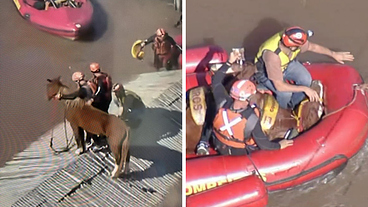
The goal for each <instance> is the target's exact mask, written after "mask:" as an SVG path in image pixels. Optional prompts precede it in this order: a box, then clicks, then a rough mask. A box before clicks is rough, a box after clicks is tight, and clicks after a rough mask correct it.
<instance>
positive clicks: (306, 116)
mask: <svg viewBox="0 0 368 207" xmlns="http://www.w3.org/2000/svg"><path fill="white" fill-rule="evenodd" d="M311 88H312V89H313V90H315V91H316V92H317V93H318V95H319V97H320V98H321V100H319V101H317V102H310V101H307V102H304V103H303V102H302V104H301V105H300V106H299V108H300V107H301V108H300V109H299V110H300V117H299V118H300V122H301V126H302V129H303V130H308V129H310V128H311V127H312V126H313V125H314V124H316V123H317V122H318V121H319V120H320V118H321V116H322V113H323V101H322V98H323V85H322V83H321V81H319V80H313V81H312V84H311Z"/></svg>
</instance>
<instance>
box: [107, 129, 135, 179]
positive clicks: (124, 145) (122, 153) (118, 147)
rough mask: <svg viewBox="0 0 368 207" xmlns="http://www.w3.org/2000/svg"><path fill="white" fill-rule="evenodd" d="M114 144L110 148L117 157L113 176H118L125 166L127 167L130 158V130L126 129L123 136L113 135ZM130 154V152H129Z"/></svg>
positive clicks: (111, 138)
mask: <svg viewBox="0 0 368 207" xmlns="http://www.w3.org/2000/svg"><path fill="white" fill-rule="evenodd" d="M110 140H111V142H112V143H116V144H112V145H110V149H111V152H112V154H113V155H114V158H115V166H114V170H113V171H112V173H111V177H112V178H117V177H119V175H120V172H121V171H122V169H123V167H126V165H125V164H126V160H127V159H128V151H129V130H126V129H125V132H124V135H123V137H117V136H116V135H113V136H111V137H110ZM129 155H130V153H129Z"/></svg>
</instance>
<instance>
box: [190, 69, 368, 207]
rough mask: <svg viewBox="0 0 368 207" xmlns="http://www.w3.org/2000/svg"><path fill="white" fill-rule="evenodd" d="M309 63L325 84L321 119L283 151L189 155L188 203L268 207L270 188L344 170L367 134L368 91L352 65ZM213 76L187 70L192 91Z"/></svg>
mask: <svg viewBox="0 0 368 207" xmlns="http://www.w3.org/2000/svg"><path fill="white" fill-rule="evenodd" d="M306 67H307V69H308V70H309V71H310V73H311V75H312V78H313V79H315V80H321V82H322V83H323V85H324V88H325V91H324V94H325V96H324V103H325V107H326V108H325V115H324V116H323V118H322V120H321V121H320V122H319V123H318V124H317V125H316V126H314V127H313V128H311V129H310V130H308V131H306V132H304V133H303V134H301V135H299V136H298V137H297V138H296V139H295V140H294V145H293V146H291V147H288V148H285V149H283V150H277V151H267V150H263V151H256V152H253V153H252V154H251V155H250V156H247V155H244V156H212V155H210V156H202V157H196V156H193V155H192V157H191V156H187V161H186V195H187V204H188V206H234V205H235V204H236V206H240V205H237V204H239V202H241V203H242V205H245V206H253V205H254V206H265V204H264V203H265V202H267V193H265V192H267V191H268V192H270V191H275V190H281V189H286V188H290V187H294V186H297V185H300V184H302V183H305V182H307V181H310V180H313V179H316V178H318V177H321V176H323V175H325V174H327V173H329V172H331V171H334V172H340V171H341V170H342V169H343V167H344V166H345V165H346V163H347V162H348V160H349V159H350V158H351V157H352V156H353V155H355V154H356V153H357V152H358V151H359V150H360V149H361V148H362V146H363V144H364V142H365V140H366V138H367V134H368V107H367V104H368V95H367V91H364V90H363V89H361V88H360V87H359V84H362V83H363V80H362V78H361V76H360V75H359V73H358V72H357V71H356V70H355V69H354V68H352V67H350V66H347V65H338V64H311V65H306ZM209 77H210V76H209V74H207V73H201V74H187V81H186V83H187V90H188V89H190V88H193V87H195V86H198V85H205V84H210V81H211V80H210V78H209ZM199 78H202V82H201V81H199ZM190 157H191V158H190ZM255 175H257V176H256V177H254V176H255Z"/></svg>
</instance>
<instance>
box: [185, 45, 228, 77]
mask: <svg viewBox="0 0 368 207" xmlns="http://www.w3.org/2000/svg"><path fill="white" fill-rule="evenodd" d="M186 59H187V62H186V73H187V74H188V73H199V72H205V71H209V64H215V63H224V62H226V61H227V59H228V55H227V52H226V50H224V49H223V48H221V47H219V46H215V45H211V46H206V47H196V48H187V51H186Z"/></svg>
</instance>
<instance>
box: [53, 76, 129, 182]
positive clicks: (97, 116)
mask: <svg viewBox="0 0 368 207" xmlns="http://www.w3.org/2000/svg"><path fill="white" fill-rule="evenodd" d="M47 81H48V82H49V83H48V84H47V97H48V99H49V100H51V99H52V98H54V97H55V96H56V95H60V94H61V95H62V94H63V93H64V90H65V89H67V88H68V87H67V86H66V85H64V84H62V83H61V81H60V76H59V77H58V78H55V79H52V80H50V79H47ZM65 105H66V114H65V117H66V119H67V120H68V121H69V122H70V126H71V128H72V129H73V133H74V136H75V139H76V142H77V146H78V150H77V151H76V152H78V154H81V153H83V152H85V151H86V149H85V143H84V130H85V131H87V132H89V133H91V134H96V135H104V136H106V137H107V142H108V145H109V147H110V150H111V152H112V154H113V156H114V158H115V168H114V170H113V171H112V173H111V176H112V177H113V178H117V177H119V175H120V172H121V171H122V170H124V173H125V174H126V173H127V172H128V170H129V161H130V152H129V138H130V137H129V136H130V128H129V127H128V126H127V125H126V124H125V122H124V121H123V120H121V119H119V118H118V117H116V116H114V115H111V114H107V113H105V112H103V111H101V110H98V109H96V108H94V107H92V106H91V105H89V104H86V102H85V101H84V100H82V99H80V98H76V99H74V100H66V101H65Z"/></svg>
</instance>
